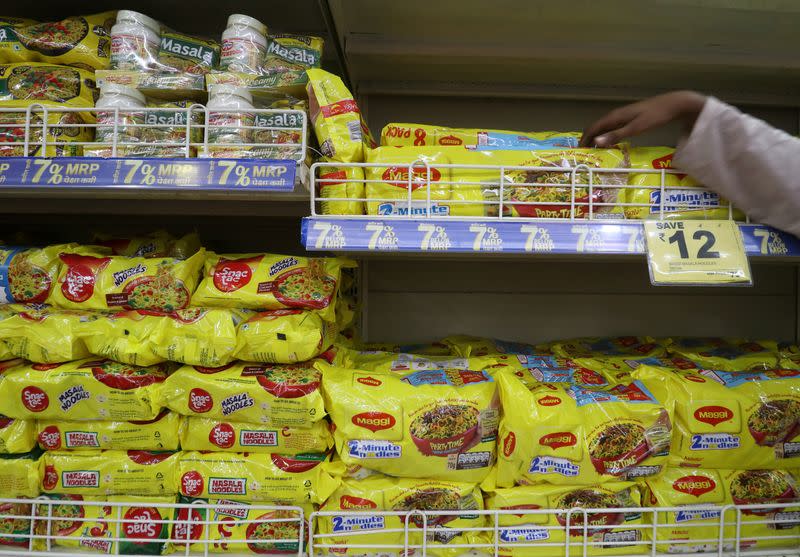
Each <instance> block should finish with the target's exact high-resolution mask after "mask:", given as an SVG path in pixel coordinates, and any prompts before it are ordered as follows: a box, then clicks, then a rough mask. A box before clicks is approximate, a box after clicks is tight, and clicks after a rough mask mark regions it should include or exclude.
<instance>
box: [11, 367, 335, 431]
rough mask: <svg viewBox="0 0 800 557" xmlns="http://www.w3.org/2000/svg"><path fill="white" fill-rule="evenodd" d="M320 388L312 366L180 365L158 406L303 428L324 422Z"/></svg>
mask: <svg viewBox="0 0 800 557" xmlns="http://www.w3.org/2000/svg"><path fill="white" fill-rule="evenodd" d="M320 384H321V374H320V372H319V371H318V370H316V369H315V368H314V367H313V363H312V362H306V363H302V364H286V365H278V364H256V363H247V362H237V363H234V364H229V365H227V366H222V367H218V368H204V367H190V366H184V367H182V368H180V369H179V370H177V371H176V372H175V373H173V374H172V375H170V377H169V379H167V381H166V382H165V383H164V385H163V387H162V388H161V390H160V393H161V403H162V404H163V405H164V406H166V407H168V408H169V409H170V410H172V411H173V412H177V413H179V414H182V415H184V416H191V417H199V418H208V419H213V420H220V421H235V422H245V423H254V424H261V425H267V426H270V427H276V428H278V427H297V428H302V429H309V428H311V427H313V426H314V424H315V423H316V422H319V421H320V420H322V419H323V418H324V417H325V406H324V403H323V399H322V393H321V392H320ZM1 385H2V383H0V386H1Z"/></svg>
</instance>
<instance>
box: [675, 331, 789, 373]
mask: <svg viewBox="0 0 800 557" xmlns="http://www.w3.org/2000/svg"><path fill="white" fill-rule="evenodd" d="M667 348H668V349H669V351H670V353H671V354H676V355H678V356H682V357H684V358H686V359H688V360H691V361H693V362H695V363H697V364H698V365H699V366H700V367H704V368H707V369H721V370H724V371H747V370H750V369H774V368H775V367H777V366H778V360H779V358H780V355H779V354H778V345H777V343H776V342H775V341H769V340H760V341H748V340H743V339H732V338H713V337H712V338H680V337H679V338H673V339H668V340H667Z"/></svg>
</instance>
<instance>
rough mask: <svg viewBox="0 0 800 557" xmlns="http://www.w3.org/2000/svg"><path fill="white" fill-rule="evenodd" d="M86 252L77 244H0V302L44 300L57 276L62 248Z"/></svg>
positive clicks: (36, 301) (26, 302)
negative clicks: (44, 246)
mask: <svg viewBox="0 0 800 557" xmlns="http://www.w3.org/2000/svg"><path fill="white" fill-rule="evenodd" d="M73 251H74V252H76V253H88V250H86V249H84V248H79V247H78V245H77V244H62V245H57V246H48V247H46V248H16V247H9V246H0V304H12V303H18V304H35V303H43V302H45V301H46V300H47V297H48V296H49V295H50V290H51V289H52V287H53V284H55V282H56V279H57V278H58V270H59V268H60V266H61V261H60V260H59V258H58V255H59V254H60V253H62V252H73Z"/></svg>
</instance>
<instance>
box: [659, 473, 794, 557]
mask: <svg viewBox="0 0 800 557" xmlns="http://www.w3.org/2000/svg"><path fill="white" fill-rule="evenodd" d="M643 500H644V502H645V503H646V504H647V505H648V506H660V507H677V508H678V509H677V510H670V511H668V512H661V513H659V517H658V518H659V526H660V527H659V528H658V530H657V539H658V548H657V549H658V551H659V552H664V553H698V552H714V553H716V552H717V551H718V550H721V551H734V549H735V548H738V549H740V550H743V551H747V550H760V549H765V548H770V547H781V546H786V547H796V545H797V536H798V534H800V522H798V521H797V513H798V511H800V491H798V483H797V477H796V476H795V475H793V474H792V473H791V472H789V471H785V470H706V469H699V468H669V469H667V471H666V472H665V473H664V475H663V476H660V477H658V478H648V479H647V480H646V481H645V489H644V493H643ZM786 503H797V504H796V505H789V506H786V505H785V504H786ZM770 504H784V506H783V507H770ZM712 505H713V507H712ZM725 505H760V506H759V507H754V508H751V509H744V510H742V511H741V513H737V512H736V510H735V509H732V508H729V509H728V510H727V511H724V512H725V514H724V516H721V515H720V513H721V512H722V511H720V509H719V508H715V507H721V506H725ZM709 507H711V508H709ZM648 518H650V517H648ZM723 521H724V524H725V526H724V528H720V523H721V522H723ZM737 522H740V531H738V532H737ZM720 534H722V537H723V539H722V546H723V547H722V548H719V547H718V545H719V542H718V540H719V538H720ZM781 537H783V539H781Z"/></svg>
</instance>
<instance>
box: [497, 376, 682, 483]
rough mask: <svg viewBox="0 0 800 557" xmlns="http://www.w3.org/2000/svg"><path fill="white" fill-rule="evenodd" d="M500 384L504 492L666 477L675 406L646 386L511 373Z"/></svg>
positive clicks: (500, 480)
mask: <svg viewBox="0 0 800 557" xmlns="http://www.w3.org/2000/svg"><path fill="white" fill-rule="evenodd" d="M497 381H498V385H499V388H500V398H501V400H502V403H503V409H504V412H505V414H504V416H505V417H504V418H503V419H501V421H500V441H499V447H498V452H499V453H500V454H499V455H498V463H497V480H496V483H497V485H498V486H500V487H511V486H513V485H515V484H519V483H525V484H538V483H551V484H558V485H569V484H575V483H578V484H597V483H602V482H606V481H615V480H630V479H634V478H638V477H646V476H652V475H656V474H659V473H660V472H661V471H662V469H663V467H664V465H665V464H666V462H667V458H668V454H669V450H670V439H671V435H672V425H671V420H670V415H669V411H668V409H669V406H665V404H663V403H662V402H660V401H659V400H657V399H656V398H655V397H654V396H653V395H652V394H651V393H650V391H649V390H648V388H647V387H646V386H645V385H644V384H643V383H642V382H640V381H629V382H624V381H620V382H613V383H610V384H608V385H606V386H592V387H587V386H583V385H580V384H577V383H533V384H530V385H526V384H525V383H523V382H522V381H520V380H519V379H518V378H517V377H516V376H515V375H514V374H513V373H512V372H511V371H510V370H502V371H500V372H499V373H497Z"/></svg>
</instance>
